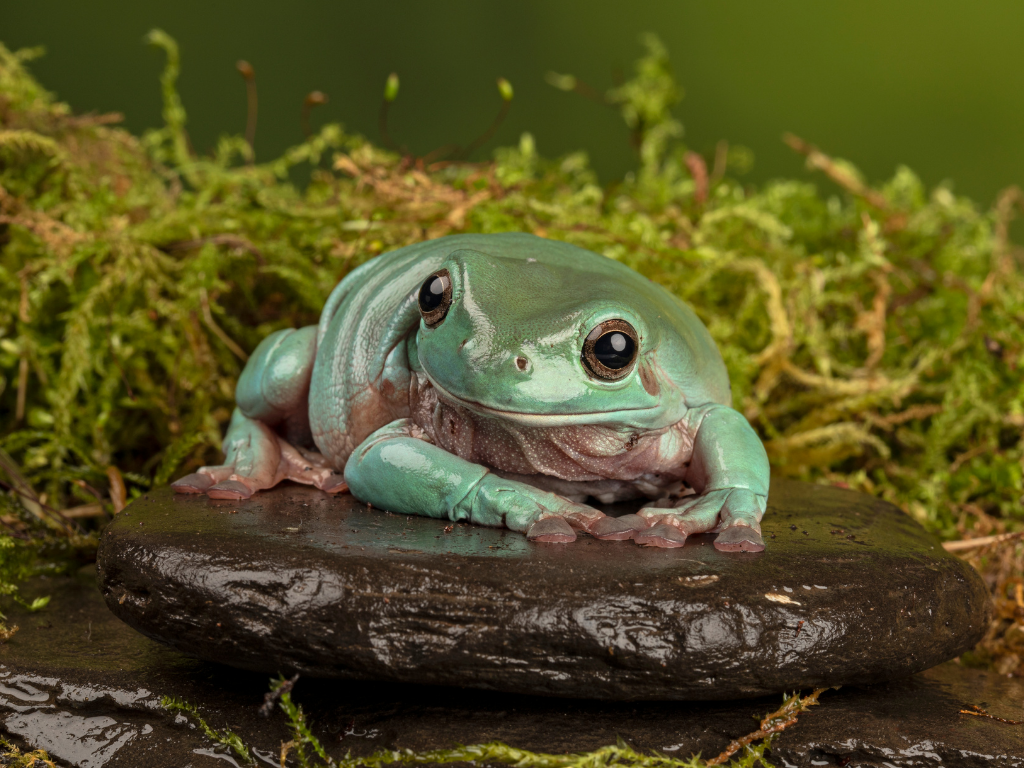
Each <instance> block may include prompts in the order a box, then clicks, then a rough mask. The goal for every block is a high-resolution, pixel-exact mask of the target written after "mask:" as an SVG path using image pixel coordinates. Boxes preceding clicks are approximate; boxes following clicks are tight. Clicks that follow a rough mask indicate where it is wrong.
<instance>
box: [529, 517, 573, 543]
mask: <svg viewBox="0 0 1024 768" xmlns="http://www.w3.org/2000/svg"><path fill="white" fill-rule="evenodd" d="M526 538H527V540H528V541H537V542H541V543H545V544H568V543H569V542H572V541H576V532H575V531H573V529H572V526H570V525H569V524H568V523H567V522H565V520H564V519H562V518H561V517H545V518H544V519H543V520H538V521H537V522H535V523H534V524H533V525H531V526H530V529H529V530H528V531H527V532H526Z"/></svg>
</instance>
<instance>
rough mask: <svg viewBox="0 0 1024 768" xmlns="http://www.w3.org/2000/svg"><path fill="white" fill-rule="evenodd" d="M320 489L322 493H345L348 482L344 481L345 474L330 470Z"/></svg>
mask: <svg viewBox="0 0 1024 768" xmlns="http://www.w3.org/2000/svg"><path fill="white" fill-rule="evenodd" d="M320 490H321V491H323V492H324V493H345V492H346V491H348V483H346V482H345V476H344V475H343V474H341V472H332V473H331V474H329V475H328V476H327V477H326V479H324V481H323V483H322V484H321V485H320Z"/></svg>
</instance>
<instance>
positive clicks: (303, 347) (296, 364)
mask: <svg viewBox="0 0 1024 768" xmlns="http://www.w3.org/2000/svg"><path fill="white" fill-rule="evenodd" d="M315 356H316V328H315V327H313V326H310V327H307V328H300V329H298V330H293V329H287V330H283V331H277V332H275V333H272V334H271V335H270V336H268V337H267V338H266V339H264V340H263V341H262V342H260V344H259V346H257V347H256V350H255V351H254V352H253V354H252V357H251V358H249V362H248V363H246V366H245V369H244V370H243V371H242V375H241V377H239V379H238V387H237V388H236V390H235V397H236V399H237V401H238V407H237V408H236V409H235V411H234V413H233V414H232V416H231V424H230V425H229V426H228V431H227V434H226V435H225V436H224V443H223V449H224V463H223V464H219V465H215V466H209V467H201V468H200V469H199V470H198V471H197V472H194V473H192V474H191V475H186V476H185V477H183V478H181V479H180V480H177V481H176V482H174V483H172V484H171V487H172V488H174V490H175V491H177V492H178V493H205V494H207V495H208V496H210V497H212V498H215V499H247V498H249V497H250V496H252V494H253V493H255V492H256V491H259V490H263V489H264V488H271V487H273V486H275V485H277V484H278V483H279V482H281V481H282V480H286V479H287V480H294V481H296V482H299V483H306V484H308V485H315V486H316V487H317V488H321V489H323V490H325V491H328V492H337V491H341V490H344V481H343V480H342V476H341V474H340V473H339V472H337V471H336V470H335V469H334V468H333V467H331V466H329V465H328V463H327V461H326V460H325V459H324V457H323V456H321V455H320V454H319V453H316V452H315V451H304V450H301V449H299V448H296V447H295V446H294V445H292V443H291V442H289V440H288V439H286V437H285V436H282V434H281V433H283V434H284V435H286V436H287V437H289V438H291V439H293V440H296V441H307V440H308V439H309V437H308V435H309V416H308V409H309V403H308V393H309V379H310V375H311V372H312V369H313V361H314V358H315ZM272 427H276V430H275V429H273V428H272Z"/></svg>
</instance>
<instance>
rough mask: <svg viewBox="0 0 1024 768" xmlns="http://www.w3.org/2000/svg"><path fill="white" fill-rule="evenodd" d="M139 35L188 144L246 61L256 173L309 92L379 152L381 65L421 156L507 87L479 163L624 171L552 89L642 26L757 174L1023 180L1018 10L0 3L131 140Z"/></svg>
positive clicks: (614, 132) (601, 129)
mask: <svg viewBox="0 0 1024 768" xmlns="http://www.w3.org/2000/svg"><path fill="white" fill-rule="evenodd" d="M153 27H162V28H163V29H165V30H166V31H167V32H169V33H170V34H171V35H173V36H174V37H175V38H177V40H178V42H179V44H180V45H181V51H182V56H183V70H182V76H181V80H180V90H181V93H182V97H183V99H184V102H185V106H186V108H187V110H188V112H189V123H188V129H189V132H190V135H191V138H192V141H193V144H194V145H195V147H196V148H197V149H198V150H199V151H205V150H209V149H210V148H211V147H212V146H213V143H214V142H215V141H216V138H217V137H218V135H220V134H222V133H225V132H234V133H241V132H242V131H243V129H244V125H245V91H244V87H243V82H242V79H241V77H240V75H239V74H238V73H237V72H236V71H235V62H236V61H237V60H238V59H242V58H244V59H247V60H248V61H250V62H251V63H252V64H253V66H254V67H255V70H256V77H257V84H258V89H259V123H258V130H257V135H256V151H257V157H258V158H263V159H269V158H271V157H273V156H274V155H276V154H277V153H278V152H280V150H281V149H283V148H284V147H286V146H288V145H289V144H292V143H295V142H297V141H298V140H300V139H301V137H302V133H301V130H300V121H299V114H300V107H301V102H302V100H303V97H304V96H305V94H306V93H308V92H309V91H311V90H314V89H319V90H322V91H324V92H326V93H327V94H328V95H329V97H330V103H329V104H327V105H326V106H324V107H320V108H318V110H317V111H316V112H315V113H314V117H313V122H314V125H316V124H319V123H322V122H324V121H326V120H331V121H341V122H343V123H344V124H345V125H346V127H347V128H348V129H350V130H352V131H356V132H360V133H363V134H365V135H367V136H369V137H370V138H372V139H374V140H377V139H378V138H379V137H378V134H377V112H378V107H379V105H380V99H381V92H382V89H383V84H384V80H385V78H386V77H387V75H388V73H389V72H391V71H393V70H394V71H396V72H398V73H399V75H400V76H401V93H400V95H399V97H398V100H397V101H396V102H395V104H394V107H393V110H392V119H391V132H392V134H393V135H394V136H395V137H396V139H397V140H398V141H399V142H401V143H403V144H405V145H407V146H408V148H409V149H410V150H412V151H414V152H416V153H418V154H423V153H426V152H428V151H429V150H431V149H433V148H435V147H437V146H439V145H442V144H446V143H450V142H459V143H467V142H469V141H470V140H471V139H472V138H473V137H474V136H476V135H477V134H479V133H480V132H482V131H483V130H484V129H485V128H486V127H487V125H488V124H489V123H490V121H491V120H492V119H493V117H494V115H495V114H496V113H497V110H498V107H499V105H500V101H499V97H498V94H497V90H496V88H495V85H494V83H495V78H496V77H498V76H504V77H507V78H508V79H509V80H511V82H512V84H513V85H514V87H515V93H516V97H515V101H514V103H513V106H512V110H511V113H510V115H509V118H508V120H507V121H506V122H505V124H504V125H503V126H502V128H501V130H500V131H499V133H498V135H497V136H496V137H495V139H494V141H492V142H490V145H489V146H487V147H485V148H484V149H482V150H481V151H480V152H478V157H485V156H487V155H488V154H489V152H490V149H491V148H493V147H494V146H496V145H498V144H507V143H512V142H514V141H515V140H516V138H517V137H518V135H519V134H520V133H521V132H522V131H524V130H529V131H531V132H532V133H533V134H534V136H535V137H536V139H537V143H538V147H539V149H540V151H541V153H542V154H544V155H547V156H554V155H557V154H560V153H563V152H567V151H570V150H575V149H585V150H586V151H587V152H588V153H589V154H590V156H591V159H592V161H593V164H594V166H595V167H596V169H597V170H598V172H599V173H600V175H601V177H602V179H604V180H611V179H614V178H615V177H616V176H619V175H621V174H622V173H623V172H625V171H626V170H628V169H629V168H630V167H632V165H633V163H634V157H633V150H632V149H631V148H630V146H629V144H628V137H627V131H626V129H625V127H624V126H623V125H622V122H621V120H620V118H619V117H618V115H616V114H615V113H614V112H613V111H612V110H610V109H607V108H605V107H603V106H601V105H600V104H597V103H595V102H592V101H588V100H587V99H585V98H583V97H581V96H579V95H577V94H573V93H563V92H560V91H557V90H555V89H554V88H552V87H551V86H550V85H548V84H546V83H545V82H544V74H545V72H547V71H549V70H554V71H557V72H570V73H573V74H576V75H578V76H579V77H580V78H582V79H583V80H585V81H586V82H587V83H589V84H590V85H592V86H594V87H595V88H597V89H599V90H601V91H604V90H605V89H606V88H608V87H609V86H611V85H612V84H613V83H614V81H615V77H616V72H620V73H623V72H627V71H628V70H629V68H630V67H631V65H632V62H633V61H634V60H635V59H636V58H637V57H638V55H639V54H640V53H641V49H640V46H639V44H638V43H637V37H638V35H639V33H641V32H643V31H648V30H649V31H653V32H655V33H657V34H658V35H659V36H660V37H661V38H662V40H663V41H664V42H665V43H666V45H667V46H668V48H669V51H670V53H671V55H672V59H673V65H674V69H675V71H676V74H677V75H678V77H679V79H680V82H681V83H682V84H683V85H684V86H685V88H686V97H685V99H684V100H683V102H682V104H681V105H680V107H679V109H678V113H679V115H680V117H681V118H682V120H683V122H684V124H685V126H686V131H687V134H686V141H687V143H688V144H689V145H690V147H691V148H693V149H696V150H698V151H702V152H705V153H707V154H708V155H710V154H711V153H712V151H713V148H714V146H715V143H716V142H717V141H718V140H719V139H723V138H724V139H728V140H729V141H730V142H731V143H733V144H740V145H744V146H747V147H750V148H751V149H753V150H754V155H755V165H754V167H753V170H752V171H751V173H750V174H749V178H750V179H751V180H753V181H760V180H764V179H767V178H772V177H776V176H801V175H802V174H804V173H805V172H804V171H803V166H802V161H801V159H800V158H799V157H797V156H795V155H794V154H793V153H792V151H791V150H789V149H788V148H787V147H785V146H784V145H783V144H782V142H781V140H780V136H781V134H782V133H783V132H784V131H792V132H794V133H796V134H798V135H800V136H802V137H803V138H805V139H807V140H808V141H811V142H813V143H815V144H818V145H819V146H821V147H822V148H823V149H825V150H826V151H828V152H830V153H832V154H835V155H838V156H841V157H845V158H847V159H849V160H852V161H853V162H855V163H856V164H857V165H858V166H859V167H860V168H861V169H862V170H863V171H864V172H865V174H866V175H867V177H868V178H869V180H872V181H878V180H880V179H883V178H886V177H888V176H889V175H890V174H891V173H892V171H893V170H894V168H895V167H896V166H897V165H898V164H900V163H905V164H907V165H910V166H911V167H912V168H914V169H915V170H916V171H917V172H918V173H919V174H920V175H921V176H922V177H923V178H924V180H925V181H926V182H927V183H928V184H929V185H932V184H935V183H938V182H940V181H943V180H946V179H952V180H954V181H955V189H956V190H957V191H958V192H962V193H965V194H968V195H970V196H972V197H974V198H976V199H977V200H978V201H979V202H981V203H983V204H986V205H987V204H989V203H991V201H992V200H993V198H994V196H995V194H996V192H997V191H998V190H999V189H1001V188H1002V187H1005V186H1007V185H1009V184H1012V183H1022V182H1024V44H1022V39H1024V34H1022V33H1024V3H1020V2H1011V1H1010V0H990V1H987V2H975V3H967V2H963V0H959V1H957V2H953V1H950V0H900V1H899V2H893V1H892V0H856V2H852V1H849V0H843V1H842V2H821V1H820V0H815V1H812V0H784V1H781V2H774V3H767V2H764V1H763V0H729V1H727V2H726V1H721V2H714V3H712V2H688V1H684V0H674V1H671V2H670V1H666V0H662V1H659V2H632V3H627V2H607V1H603V0H602V1H600V2H599V1H598V0H572V1H570V0H529V1H525V0H516V1H515V2H510V1H509V0H501V1H500V2H499V1H497V0H491V2H486V3H484V2H466V1H463V0H459V1H455V0H432V1H431V2H421V3H413V2H393V1H390V0H389V1H385V0H372V1H363V0H361V1H360V2H301V1H299V0H293V2H290V3H282V2H269V1H268V0H248V1H247V2H224V1H222V2H211V0H205V1H203V2H200V1H199V0H176V1H175V2H174V3H160V4H157V3H138V2H109V1H95V2H88V3H71V2H53V1H50V0H33V2H17V3H13V2H10V0H8V1H7V2H5V3H4V6H3V11H2V15H0V40H2V41H3V42H4V43H5V44H6V45H7V46H8V47H11V48H19V47H23V46H34V45H44V46H45V47H46V48H47V50H48V53H47V56H46V57H45V58H44V59H42V60H40V61H37V62H34V63H33V65H32V68H33V71H34V72H35V73H36V74H37V76H38V77H39V78H40V79H41V80H42V82H43V84H44V85H46V86H47V87H48V88H50V89H51V90H54V91H56V92H57V93H58V95H59V96H60V97H61V98H62V99H64V100H66V101H68V102H70V103H71V105H72V106H73V107H74V108H75V109H76V110H79V111H119V112H123V113H124V115H125V118H126V125H127V127H128V128H130V129H131V130H132V131H134V132H139V131H141V130H143V129H145V128H147V127H151V126H156V125H158V124H159V122H160V116H159V91H158V84H157V76H158V74H159V71H160V68H161V66H162V64H163V57H162V55H161V54H159V53H158V52H156V51H154V50H151V49H149V48H147V47H146V46H144V45H143V43H142V36H143V35H144V34H145V32H146V31H148V30H149V29H151V28H153Z"/></svg>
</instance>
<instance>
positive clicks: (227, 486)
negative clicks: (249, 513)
mask: <svg viewBox="0 0 1024 768" xmlns="http://www.w3.org/2000/svg"><path fill="white" fill-rule="evenodd" d="M206 495H207V496H209V497H210V498H211V499H229V500H231V501H238V500H239V499H248V498H249V497H250V496H252V491H251V490H249V487H248V486H247V485H245V483H242V482H239V481H238V480H225V481H223V482H221V483H217V484H216V485H214V486H212V487H211V488H209V489H208V490H207V491H206Z"/></svg>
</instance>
